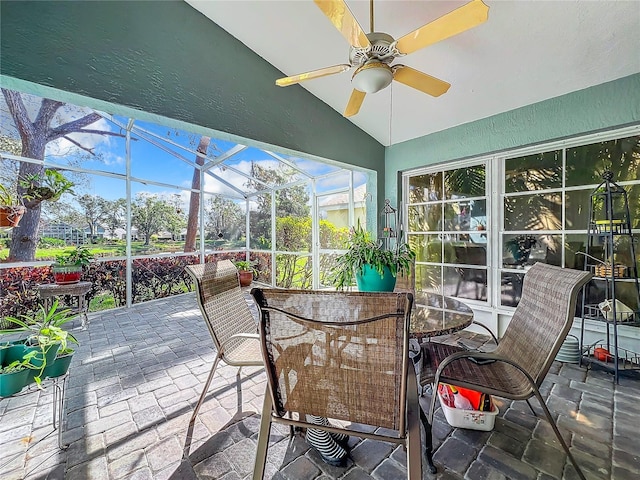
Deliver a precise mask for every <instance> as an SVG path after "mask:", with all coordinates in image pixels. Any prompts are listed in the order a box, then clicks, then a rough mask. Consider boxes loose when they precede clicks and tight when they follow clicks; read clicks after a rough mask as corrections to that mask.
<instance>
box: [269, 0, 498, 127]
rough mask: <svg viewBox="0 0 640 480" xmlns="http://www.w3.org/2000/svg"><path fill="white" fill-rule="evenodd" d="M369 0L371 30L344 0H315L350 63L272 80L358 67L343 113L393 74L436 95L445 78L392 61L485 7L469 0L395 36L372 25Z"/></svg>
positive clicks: (479, 17) (450, 32)
mask: <svg viewBox="0 0 640 480" xmlns="http://www.w3.org/2000/svg"><path fill="white" fill-rule="evenodd" d="M370 1H371V9H370V20H371V33H367V34H365V33H364V31H363V30H362V28H361V27H360V24H359V23H358V21H357V20H356V19H355V17H354V16H353V14H352V13H351V11H350V10H349V7H348V6H347V4H346V3H345V1H344V0H314V2H315V3H316V5H317V6H318V8H320V10H322V13H324V14H325V15H326V16H327V18H328V19H329V20H330V21H331V23H332V24H333V25H334V26H335V27H336V28H337V29H338V31H339V32H340V33H341V34H342V36H343V37H344V38H345V39H346V40H347V41H348V42H349V45H351V48H350V49H349V63H344V64H340V65H334V66H332V67H326V68H321V69H319V70H312V71H310V72H305V73H301V74H298V75H293V76H291V77H285V78H280V79H278V80H276V85H279V86H281V87H286V86H289V85H294V84H296V83H300V82H303V81H306V80H312V79H314V78H320V77H325V76H327V75H333V74H336V73H342V72H346V71H347V70H349V69H351V68H354V67H355V68H356V70H355V72H354V73H353V77H352V78H351V83H352V84H353V92H352V93H351V97H350V98H349V103H348V104H347V108H346V109H345V111H344V114H343V115H344V116H345V117H351V116H353V115H356V114H357V113H358V111H360V107H361V106H362V102H363V101H364V97H365V95H366V94H367V93H376V92H379V91H380V90H382V89H384V88H386V87H388V86H389V85H390V84H391V81H392V80H395V81H397V82H400V83H403V84H405V85H407V86H409V87H412V88H415V89H416V90H420V91H421V92H424V93H426V94H428V95H431V96H433V97H439V96H440V95H442V94H443V93H445V92H446V91H447V90H449V87H450V86H451V85H450V84H449V83H447V82H445V81H444V80H440V79H438V78H435V77H432V76H431V75H427V74H426V73H422V72H420V71H418V70H415V69H413V68H411V67H407V66H406V65H400V64H397V65H391V63H393V61H394V60H395V59H396V58H399V57H403V56H405V55H408V54H409V53H412V52H415V51H416V50H419V49H421V48H424V47H426V46H428V45H432V44H434V43H436V42H439V41H440V40H444V39H446V38H449V37H452V36H454V35H457V34H458V33H462V32H464V31H465V30H468V29H470V28H473V27H475V26H477V25H479V24H481V23H483V22H486V21H487V18H488V12H489V7H488V6H487V5H485V4H484V3H483V2H482V0H472V1H471V2H469V3H467V4H466V5H463V6H461V7H460V8H457V9H456V10H453V11H451V12H449V13H447V14H445V15H443V16H442V17H440V18H438V19H436V20H434V21H432V22H430V23H427V24H426V25H423V26H422V27H420V28H418V29H416V30H414V31H413V32H411V33H408V34H406V35H404V36H403V37H401V38H399V39H398V40H395V39H394V38H393V37H392V36H391V35H389V34H387V33H382V32H374V31H373V0H370Z"/></svg>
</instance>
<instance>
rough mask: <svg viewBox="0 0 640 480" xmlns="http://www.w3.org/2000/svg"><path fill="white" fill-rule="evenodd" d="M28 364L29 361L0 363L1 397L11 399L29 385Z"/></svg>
mask: <svg viewBox="0 0 640 480" xmlns="http://www.w3.org/2000/svg"><path fill="white" fill-rule="evenodd" d="M28 363H29V361H28V360H14V361H13V362H11V363H7V364H5V363H4V362H3V363H0V397H9V396H11V395H13V394H14V393H18V392H19V391H20V390H22V389H23V388H24V387H25V386H26V385H27V384H28V383H29V382H28V376H29V367H28Z"/></svg>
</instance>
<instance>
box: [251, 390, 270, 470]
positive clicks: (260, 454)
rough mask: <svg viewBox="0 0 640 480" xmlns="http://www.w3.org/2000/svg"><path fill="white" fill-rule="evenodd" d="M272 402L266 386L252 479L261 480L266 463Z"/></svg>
mask: <svg viewBox="0 0 640 480" xmlns="http://www.w3.org/2000/svg"><path fill="white" fill-rule="evenodd" d="M272 409H273V402H272V401H271V392H270V391H269V387H267V389H266V391H265V392H264V403H263V405H262V418H261V419H260V432H259V433H258V448H257V450H256V463H255V464H254V466H253V480H262V478H263V477H264V467H265V465H266V463H267V449H268V448H269V435H270V434H271V411H272Z"/></svg>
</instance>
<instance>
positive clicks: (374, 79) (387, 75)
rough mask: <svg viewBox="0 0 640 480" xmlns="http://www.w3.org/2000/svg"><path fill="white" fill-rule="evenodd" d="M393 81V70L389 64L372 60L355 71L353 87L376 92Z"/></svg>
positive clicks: (352, 80) (365, 91)
mask: <svg viewBox="0 0 640 480" xmlns="http://www.w3.org/2000/svg"><path fill="white" fill-rule="evenodd" d="M392 81H393V71H392V70H391V68H390V67H389V65H387V64H385V63H382V62H379V61H377V60H370V61H368V62H367V63H365V64H364V65H361V66H360V67H358V69H357V70H356V71H355V72H354V73H353V77H352V78H351V83H352V84H353V88H355V89H356V90H360V91H361V92H364V93H376V92H379V91H380V90H382V89H384V88H387V87H388V86H389V85H390V84H391V82H392Z"/></svg>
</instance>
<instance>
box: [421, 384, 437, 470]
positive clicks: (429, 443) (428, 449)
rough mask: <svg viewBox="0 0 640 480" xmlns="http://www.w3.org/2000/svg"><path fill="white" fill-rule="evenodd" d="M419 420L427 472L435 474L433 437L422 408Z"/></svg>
mask: <svg viewBox="0 0 640 480" xmlns="http://www.w3.org/2000/svg"><path fill="white" fill-rule="evenodd" d="M420 389H421V390H422V388H420ZM420 420H421V421H422V425H423V426H424V454H425V456H426V457H427V465H429V471H430V472H431V473H436V472H437V469H436V466H435V465H434V464H433V435H432V432H431V424H430V423H429V419H428V418H427V415H426V414H425V413H424V410H423V409H422V406H420Z"/></svg>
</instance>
